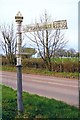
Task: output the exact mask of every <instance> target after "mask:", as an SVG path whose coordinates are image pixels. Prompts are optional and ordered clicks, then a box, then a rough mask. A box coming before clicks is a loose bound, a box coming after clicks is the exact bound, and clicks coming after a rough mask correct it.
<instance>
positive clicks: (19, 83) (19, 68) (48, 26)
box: [15, 12, 67, 113]
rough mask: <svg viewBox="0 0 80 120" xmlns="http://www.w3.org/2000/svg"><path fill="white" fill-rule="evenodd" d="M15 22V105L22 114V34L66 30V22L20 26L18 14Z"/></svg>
mask: <svg viewBox="0 0 80 120" xmlns="http://www.w3.org/2000/svg"><path fill="white" fill-rule="evenodd" d="M15 21H16V23H17V32H16V35H17V52H16V54H17V56H16V57H17V66H16V67H17V104H18V112H19V113H20V112H23V101H22V65H21V43H22V32H21V28H22V27H23V32H35V31H41V30H51V29H55V30H57V29H67V21H66V20H59V21H54V22H51V23H37V24H33V25H26V26H22V22H23V16H22V15H21V13H20V12H18V13H17V15H16V16H15Z"/></svg>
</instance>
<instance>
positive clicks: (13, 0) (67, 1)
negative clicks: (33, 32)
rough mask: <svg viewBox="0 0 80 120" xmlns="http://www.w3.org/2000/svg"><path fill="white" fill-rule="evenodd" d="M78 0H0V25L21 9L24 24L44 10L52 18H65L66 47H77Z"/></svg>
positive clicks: (12, 20)
mask: <svg viewBox="0 0 80 120" xmlns="http://www.w3.org/2000/svg"><path fill="white" fill-rule="evenodd" d="M78 1H79V0H0V25H1V24H3V23H9V22H14V24H16V23H15V15H16V14H17V12H18V11H21V13H22V15H23V17H24V22H23V24H24V25H27V24H30V23H32V22H34V21H35V19H38V18H39V17H40V16H41V14H43V13H44V11H45V10H47V12H48V13H49V14H50V15H51V17H52V18H53V19H54V20H62V19H63V20H65V19H66V20H67V23H68V29H67V30H66V31H65V39H67V40H69V43H68V46H67V47H68V48H74V49H76V50H77V48H78Z"/></svg>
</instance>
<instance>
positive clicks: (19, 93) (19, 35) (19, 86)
mask: <svg viewBox="0 0 80 120" xmlns="http://www.w3.org/2000/svg"><path fill="white" fill-rule="evenodd" d="M15 21H16V23H17V33H16V34H17V52H16V57H17V65H16V67H17V107H18V114H20V113H22V112H23V101H22V65H21V55H20V54H21V43H22V32H21V27H22V21H23V16H22V15H21V13H20V12H18V13H17V15H16V16H15Z"/></svg>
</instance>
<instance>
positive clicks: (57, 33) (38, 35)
mask: <svg viewBox="0 0 80 120" xmlns="http://www.w3.org/2000/svg"><path fill="white" fill-rule="evenodd" d="M40 22H41V23H45V25H46V24H47V22H50V17H49V16H48V15H47V13H46V12H45V14H44V16H43V17H40ZM35 24H36V25H38V24H37V23H35ZM46 26H47V25H46ZM37 27H38V26H37ZM26 36H27V37H28V38H29V39H30V40H31V41H32V42H34V43H35V44H36V46H37V49H38V51H39V54H40V56H41V58H42V59H43V61H44V63H45V65H46V67H47V69H48V70H49V71H51V70H52V62H51V61H52V57H54V56H55V52H56V51H57V50H58V49H62V48H63V47H64V46H65V45H66V43H67V41H65V40H64V34H62V33H61V30H60V29H57V30H47V29H46V30H40V31H35V32H29V33H28V34H26Z"/></svg>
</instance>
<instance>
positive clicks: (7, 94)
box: [0, 85, 80, 120]
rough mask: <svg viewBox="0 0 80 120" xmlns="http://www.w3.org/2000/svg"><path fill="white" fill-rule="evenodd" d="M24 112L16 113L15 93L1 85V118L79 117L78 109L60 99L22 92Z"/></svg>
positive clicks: (72, 118)
mask: <svg viewBox="0 0 80 120" xmlns="http://www.w3.org/2000/svg"><path fill="white" fill-rule="evenodd" d="M0 86H1V85H0ZM23 105H24V113H23V114H22V115H20V116H19V115H17V95H16V91H15V90H13V89H12V88H9V87H6V86H2V118H3V120H17V119H18V120H26V119H27V118H29V120H34V119H36V118H41V119H43V118H46V120H53V118H54V119H57V118H61V120H62V118H70V120H76V119H77V118H78V117H79V112H80V111H79V109H78V108H76V107H73V106H70V105H67V104H65V103H63V102H61V101H57V100H54V99H48V98H46V97H40V96H38V95H31V94H29V93H26V92H23ZM20 118H21V119H20Z"/></svg>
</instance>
